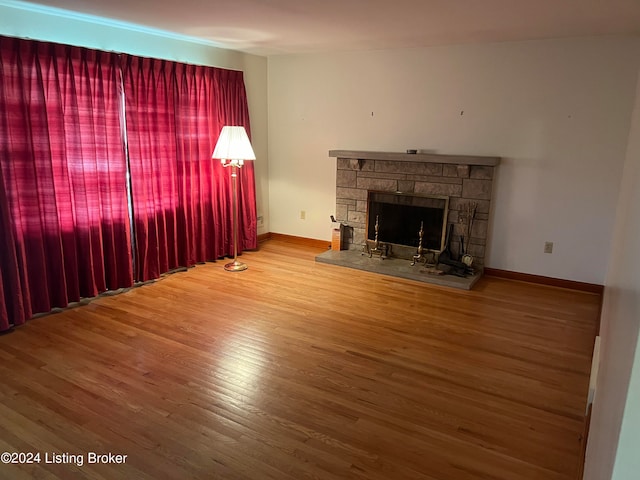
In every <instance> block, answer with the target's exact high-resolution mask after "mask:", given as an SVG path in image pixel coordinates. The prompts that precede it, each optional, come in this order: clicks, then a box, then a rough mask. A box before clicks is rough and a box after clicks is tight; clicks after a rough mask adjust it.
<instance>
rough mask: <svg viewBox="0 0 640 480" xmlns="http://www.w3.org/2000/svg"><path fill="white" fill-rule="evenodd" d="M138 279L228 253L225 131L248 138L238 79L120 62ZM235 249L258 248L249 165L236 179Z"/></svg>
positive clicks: (159, 63) (127, 59)
mask: <svg viewBox="0 0 640 480" xmlns="http://www.w3.org/2000/svg"><path fill="white" fill-rule="evenodd" d="M123 70H124V88H125V100H126V112H127V138H128V149H129V157H130V165H131V179H132V200H133V212H134V214H133V217H134V225H135V228H134V233H135V242H134V243H135V246H136V259H137V263H136V267H137V268H136V278H137V279H139V280H148V279H151V278H156V277H157V276H159V275H160V274H162V273H164V272H166V271H168V270H171V269H173V268H176V267H178V266H189V265H193V264H195V263H197V262H204V261H207V260H215V259H217V258H219V257H222V256H224V255H229V254H232V253H233V245H232V243H231V241H230V238H229V237H230V235H229V232H231V221H232V219H231V217H232V213H231V185H230V177H229V172H228V171H227V170H226V169H224V168H223V167H222V166H221V165H220V162H219V160H212V159H211V153H212V152H213V148H214V146H215V142H216V141H217V138H218V135H219V134H220V131H221V130H222V127H223V126H224V125H242V126H244V127H245V128H246V129H247V131H249V114H248V108H247V102H246V94H245V88H244V81H243V77H242V72H237V71H231V70H222V69H218V68H212V67H203V66H196V65H186V64H182V63H176V62H171V61H166V60H157V59H149V58H140V57H134V56H129V55H123ZM240 178H241V182H240V188H239V192H240V209H239V212H240V215H239V217H240V221H239V239H240V240H239V248H240V249H243V248H244V249H246V248H255V247H256V245H257V232H256V207H255V179H254V171H253V164H252V162H247V163H246V166H245V167H244V168H243V169H242V172H241V173H240Z"/></svg>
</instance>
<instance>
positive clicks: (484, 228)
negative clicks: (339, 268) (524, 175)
mask: <svg viewBox="0 0 640 480" xmlns="http://www.w3.org/2000/svg"><path fill="white" fill-rule="evenodd" d="M329 156H330V157H336V158H337V172H336V218H337V220H338V221H339V222H342V223H344V224H346V225H348V229H347V231H348V232H350V233H351V235H349V236H348V237H347V239H346V242H345V248H346V249H347V251H349V252H350V253H357V254H358V256H359V257H361V258H358V259H357V260H358V261H356V262H355V263H356V264H358V265H361V266H362V265H365V266H366V265H367V261H368V262H383V263H384V262H387V261H388V260H389V259H386V260H382V261H381V260H380V259H375V258H373V259H371V258H368V256H360V255H359V253H360V251H361V250H362V245H363V244H364V243H365V231H366V222H367V198H368V193H369V191H377V192H402V193H407V194H423V195H443V196H448V197H449V212H448V221H447V223H448V224H453V237H452V241H451V251H452V252H453V253H457V252H458V251H459V248H460V242H459V239H460V236H461V235H463V234H464V225H463V224H462V223H460V213H461V211H462V209H463V208H464V205H465V204H467V203H469V202H474V203H476V204H477V210H476V212H477V213H476V217H475V221H474V224H473V230H472V232H471V238H470V239H465V243H467V242H468V246H467V252H468V253H469V254H471V255H473V257H474V267H475V268H476V270H477V271H478V273H480V274H481V272H482V269H483V268H484V259H485V252H486V247H487V234H488V231H489V212H490V211H491V195H492V191H493V179H494V168H495V167H496V166H497V165H498V164H499V163H500V158H499V157H486V156H468V155H438V154H431V153H415V154H408V153H395V152H367V151H354V150H332V151H330V152H329ZM416 235H417V232H416ZM380 240H381V241H384V239H380ZM339 253H341V252H334V253H333V254H330V252H325V253H324V254H322V255H323V256H324V257H326V258H322V259H321V258H318V261H325V260H331V261H329V262H327V263H335V262H336V260H337V256H336V254H339ZM331 255H332V257H331V258H329V257H330V256H331ZM343 256H344V257H345V259H346V260H344V262H343V263H346V264H350V263H351V264H353V263H354V261H355V260H354V261H352V260H349V259H347V256H348V255H347V254H344V255H343ZM349 258H351V257H349ZM353 258H354V259H355V257H353ZM365 260H366V261H365ZM363 262H364V263H363ZM403 262H406V260H403ZM388 263H389V264H391V263H392V262H388ZM393 263H395V262H393ZM345 266H353V265H345ZM353 267H354V268H360V267H357V266H353ZM389 267H390V265H389ZM389 267H387V266H384V267H381V268H384V269H388V268H389ZM376 268H377V269H378V270H379V268H378V267H376ZM409 268H411V269H414V270H413V272H410V273H411V275H415V271H418V270H419V269H420V267H419V266H415V267H409ZM363 269H365V270H367V269H368V268H363ZM371 271H377V270H376V269H373V270H371ZM380 273H384V272H380ZM389 274H392V273H389ZM398 276H404V275H398ZM421 276H428V277H433V278H434V279H438V281H437V282H434V283H440V284H442V282H441V280H442V279H443V276H434V275H428V274H426V273H423V274H422V275H421ZM451 277H452V276H450V275H449V276H446V278H447V279H451ZM406 278H410V277H406ZM455 278H459V277H455ZM428 281H430V280H428ZM445 283H451V282H448V280H447V281H446V282H445ZM453 283H456V284H457V283H459V282H458V281H457V280H456V281H455V282H453ZM450 286H456V285H450ZM458 288H470V287H458Z"/></svg>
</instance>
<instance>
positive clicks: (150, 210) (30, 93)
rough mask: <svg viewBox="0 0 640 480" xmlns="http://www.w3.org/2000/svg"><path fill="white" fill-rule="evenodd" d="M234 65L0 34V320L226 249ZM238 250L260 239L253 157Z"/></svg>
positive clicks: (244, 186) (237, 86)
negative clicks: (218, 147)
mask: <svg viewBox="0 0 640 480" xmlns="http://www.w3.org/2000/svg"><path fill="white" fill-rule="evenodd" d="M224 125H242V126H244V127H245V128H246V129H247V132H250V126H249V114H248V108H247V100H246V93H245V87H244V80H243V75H242V72H238V71H232V70H225V69H219V68H214V67H205V66H196V65H187V64H183V63H178V62H172V61H167V60H158V59H149V58H141V57H136V56H132V55H125V54H116V53H110V52H102V51H99V50H92V49H86V48H81V47H73V46H67V45H60V44H54V43H47V42H38V41H32V40H23V39H17V38H10V37H3V36H0V331H3V330H7V329H9V328H10V327H11V326H12V325H20V324H23V323H24V322H25V321H26V320H27V319H29V318H30V317H32V316H33V315H34V314H36V313H40V312H48V311H50V310H51V309H52V308H54V307H65V306H67V305H68V304H69V303H70V302H75V301H78V300H80V299H81V298H86V297H93V296H96V295H98V294H99V293H101V292H104V291H106V290H115V289H118V288H123V287H130V286H132V285H133V284H134V283H135V282H137V281H147V280H150V279H154V278H158V277H159V276H160V275H161V274H163V273H165V272H168V271H170V270H172V269H175V268H178V267H188V266H192V265H194V264H196V263H199V262H205V261H211V260H216V259H218V258H221V257H223V256H225V255H230V254H232V251H233V245H232V244H231V239H230V232H231V228H232V227H231V185H230V179H229V177H228V175H226V172H224V171H223V169H222V167H221V166H220V164H219V162H216V161H214V160H212V159H211V152H212V151H213V148H214V146H215V143H216V141H217V137H218V135H219V133H220V131H221V130H222V127H223V126H224ZM239 197H240V209H239V212H240V215H239V232H240V234H239V248H240V249H241V250H242V249H251V248H255V247H256V246H257V231H256V196H255V177H254V171H253V165H252V164H249V165H246V166H245V168H244V169H243V175H242V182H241V184H240V185H239Z"/></svg>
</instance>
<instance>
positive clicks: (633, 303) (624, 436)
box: [584, 79, 640, 480]
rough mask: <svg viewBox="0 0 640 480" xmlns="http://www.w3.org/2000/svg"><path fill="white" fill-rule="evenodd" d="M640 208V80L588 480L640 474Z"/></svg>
mask: <svg viewBox="0 0 640 480" xmlns="http://www.w3.org/2000/svg"><path fill="white" fill-rule="evenodd" d="M639 212H640V79H639V81H638V87H637V93H636V100H635V109H634V115H633V122H632V128H631V133H630V135H629V144H628V150H627V156H626V162H625V166H624V174H623V179H622V184H621V188H620V200H619V202H618V210H617V215H616V228H615V233H614V241H613V248H612V254H611V264H610V267H609V272H608V274H607V279H606V282H605V298H604V304H603V310H602V326H601V336H602V344H601V355H600V368H599V373H598V382H597V386H596V397H595V401H594V404H593V413H592V417H591V428H590V432H589V443H588V446H587V457H586V463H585V476H584V478H585V480H609V479H611V478H613V479H614V480H632V479H633V480H635V479H636V478H638V472H640V456H639V455H638V445H640V345H639V342H640V338H639V336H638V332H639V329H640V257H639V256H638V255H637V252H638V247H639V246H640V215H639ZM612 471H613V477H612V476H611V474H612Z"/></svg>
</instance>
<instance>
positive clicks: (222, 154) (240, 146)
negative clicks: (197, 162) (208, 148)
mask: <svg viewBox="0 0 640 480" xmlns="http://www.w3.org/2000/svg"><path fill="white" fill-rule="evenodd" d="M211 158H218V159H221V160H255V159H256V154H255V153H253V148H251V142H250V141H249V137H248V136H247V131H246V130H245V129H244V127H230V126H225V127H222V132H220V137H219V138H218V143H216V148H215V149H214V150H213V155H211Z"/></svg>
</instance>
